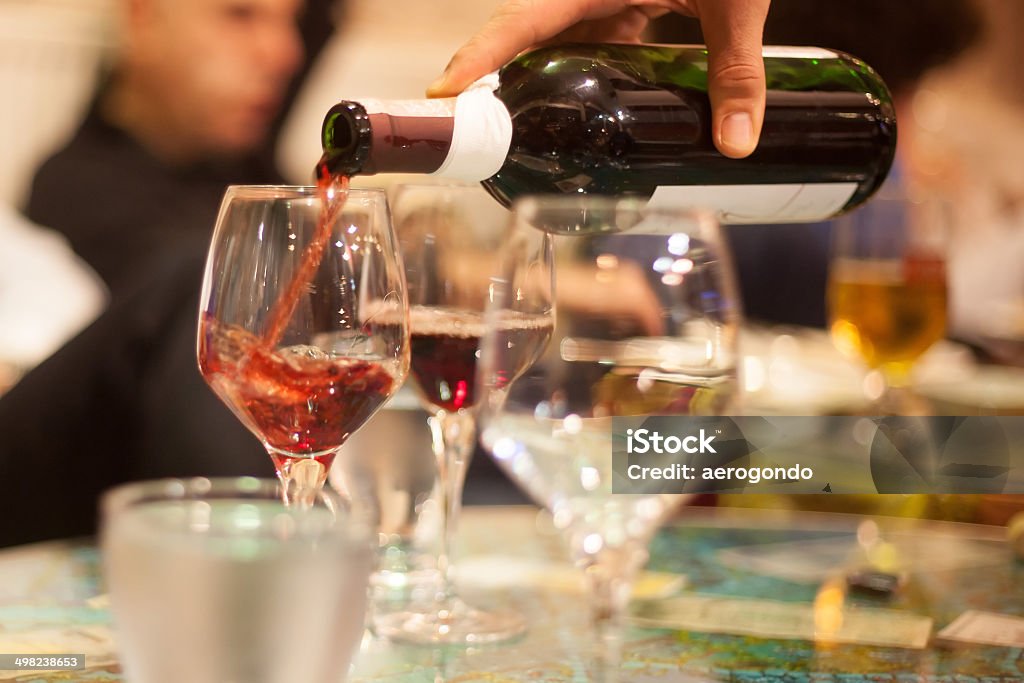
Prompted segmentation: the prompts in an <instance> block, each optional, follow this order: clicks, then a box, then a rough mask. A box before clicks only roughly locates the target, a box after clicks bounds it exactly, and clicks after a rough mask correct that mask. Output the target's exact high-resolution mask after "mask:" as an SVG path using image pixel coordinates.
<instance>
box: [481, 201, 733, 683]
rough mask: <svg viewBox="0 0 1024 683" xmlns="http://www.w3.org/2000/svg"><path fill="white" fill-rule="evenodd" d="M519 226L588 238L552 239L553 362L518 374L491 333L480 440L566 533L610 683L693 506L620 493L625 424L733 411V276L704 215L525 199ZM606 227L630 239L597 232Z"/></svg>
mask: <svg viewBox="0 0 1024 683" xmlns="http://www.w3.org/2000/svg"><path fill="white" fill-rule="evenodd" d="M516 217H517V223H518V227H519V231H518V234H517V235H516V237H517V238H518V239H520V240H526V239H531V237H530V235H533V237H532V239H540V238H539V237H538V236H539V235H540V234H541V233H539V232H537V231H536V230H535V228H540V229H542V230H549V231H554V232H561V233H576V235H577V236H559V237H556V238H555V284H556V291H557V297H556V303H557V311H558V313H557V324H556V325H555V329H554V333H553V335H552V338H551V342H550V344H549V345H548V347H547V352H546V353H545V354H544V355H543V356H542V357H541V358H540V359H539V360H538V361H537V362H536V363H535V364H534V365H533V366H532V367H531V368H529V369H528V370H526V371H525V372H523V373H522V374H521V376H520V377H519V378H518V379H512V374H511V371H510V365H509V363H510V361H512V360H514V355H513V354H510V353H509V341H510V340H509V337H508V335H507V333H506V332H505V331H503V330H502V329H501V327H500V326H499V325H494V324H492V325H490V326H489V328H488V335H487V337H486V338H485V343H484V344H483V346H482V358H481V362H480V372H479V385H480V388H481V391H484V392H486V395H485V396H484V397H483V398H481V409H480V417H479V420H480V425H481V441H482V443H483V445H484V446H485V447H486V448H487V449H488V450H489V451H490V453H491V455H492V456H493V458H494V460H495V461H496V462H497V463H498V465H499V466H500V467H501V468H502V469H504V471H505V472H506V473H507V474H508V475H509V476H510V477H512V479H513V480H515V481H516V482H517V483H518V484H519V485H520V486H521V487H522V488H523V489H524V490H525V491H526V492H528V493H529V494H530V495H531V496H532V497H533V498H534V499H535V500H536V501H537V502H538V503H540V504H542V505H544V506H545V507H547V508H548V509H549V510H550V512H551V513H552V515H553V519H554V523H555V525H556V526H557V527H558V528H559V529H561V530H562V531H563V532H564V533H565V535H566V536H567V538H568V540H569V544H570V546H571V551H572V556H573V559H574V560H575V562H576V564H577V565H578V566H579V567H580V568H581V569H582V570H583V571H584V572H585V577H586V581H587V585H588V588H589V602H590V606H591V620H592V623H593V627H594V630H595V636H596V640H595V647H596V652H595V655H594V658H593V662H592V666H593V670H592V671H591V678H592V679H593V680H602V681H607V680H614V679H615V677H616V671H617V669H618V666H619V663H620V652H621V619H622V614H623V611H624V608H625V606H626V603H627V601H628V598H629V595H630V589H631V584H632V581H633V578H634V576H635V575H636V573H637V571H638V570H639V569H640V568H641V567H642V566H643V564H644V563H645V562H646V559H647V556H648V555H647V545H648V542H649V540H650V539H651V537H652V535H653V534H654V532H655V530H656V529H657V528H658V526H659V525H660V524H661V522H662V521H663V520H664V519H665V518H666V516H667V515H668V514H669V513H670V511H671V510H672V509H673V508H675V507H676V506H677V505H679V504H680V503H682V502H683V500H684V499H685V496H683V495H678V494H671V493H657V492H646V493H640V494H628V493H613V489H612V482H613V479H614V474H613V467H612V463H613V458H612V450H613V442H614V441H615V440H616V439H623V440H624V439H625V435H624V434H620V433H619V432H618V431H616V430H617V429H619V425H621V423H618V425H617V424H616V423H617V422H618V421H617V420H615V418H621V417H627V416H637V417H639V418H641V419H640V420H639V421H641V422H642V421H643V418H644V417H647V416H653V415H666V414H668V415H691V414H696V415H722V414H726V413H727V412H728V411H729V410H730V409H731V407H732V403H733V399H734V396H735V392H736V388H737V381H736V359H737V348H736V344H737V332H738V327H739V317H740V313H739V308H738V305H737V302H736V298H735V297H736V295H735V284H734V281H733V274H732V271H731V267H730V264H729V262H728V259H727V257H726V254H725V251H724V249H723V245H722V238H721V235H720V233H719V230H718V225H717V223H716V222H715V221H714V219H713V218H712V217H711V216H710V215H709V214H704V213H699V212H695V211H690V210H683V209H680V210H674V209H666V210H658V209H647V208H645V206H644V204H643V203H638V202H636V201H633V200H615V199H605V198H597V197H594V198H586V197H552V198H532V199H527V200H523V201H522V202H520V203H519V204H518V205H517V206H516ZM611 232H621V233H623V234H602V233H611ZM647 233H652V234H647ZM654 233H660V234H654ZM523 266H526V267H528V266H529V264H525V263H522V262H520V263H519V264H512V265H511V266H510V268H509V272H508V273H507V274H506V275H505V276H504V277H502V278H501V279H496V280H495V281H494V283H493V294H492V305H491V309H490V316H491V319H492V320H499V319H501V318H502V317H504V316H507V315H510V314H512V313H514V312H516V311H518V309H519V307H520V306H521V304H522V302H523V300H524V298H525V297H524V291H526V290H528V289H529V288H530V287H531V286H533V282H534V281H535V276H531V274H530V273H528V272H525V271H523V270H522V267H523ZM510 380H511V381H510Z"/></svg>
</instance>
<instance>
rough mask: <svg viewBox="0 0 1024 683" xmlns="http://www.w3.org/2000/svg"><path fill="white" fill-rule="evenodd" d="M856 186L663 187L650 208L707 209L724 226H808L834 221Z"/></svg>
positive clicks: (843, 184) (841, 184) (792, 184)
mask: <svg viewBox="0 0 1024 683" xmlns="http://www.w3.org/2000/svg"><path fill="white" fill-rule="evenodd" d="M856 190H857V183H809V184H806V185H804V184H800V183H789V184H780V185H672V186H665V185H663V186H660V187H658V188H657V189H656V190H655V191H654V195H653V196H651V201H650V204H649V206H651V207H654V208H660V207H680V206H685V207H692V208H700V209H708V210H710V211H713V212H715V213H716V214H717V215H718V219H719V220H720V221H721V222H722V223H725V224H732V225H736V224H744V223H809V222H813V221H821V220H826V219H828V218H831V217H832V216H834V215H835V214H836V213H838V212H839V211H840V209H842V208H843V207H844V206H846V204H847V202H849V201H850V197H852V196H853V193H854V192H856Z"/></svg>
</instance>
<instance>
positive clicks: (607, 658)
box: [577, 544, 647, 683]
mask: <svg viewBox="0 0 1024 683" xmlns="http://www.w3.org/2000/svg"><path fill="white" fill-rule="evenodd" d="M577 556H579V555H577ZM646 561H647V551H646V547H645V546H637V545H632V544H630V545H629V546H628V547H624V548H620V549H615V550H610V549H605V550H603V551H601V552H600V553H598V555H596V556H591V557H590V562H589V563H588V564H587V565H586V566H585V573H584V576H585V580H586V586H587V594H588V596H589V598H590V600H589V602H590V625H591V630H592V631H593V643H592V644H593V647H594V651H593V652H594V654H593V657H592V659H591V667H592V671H591V677H590V678H591V680H594V681H597V682H598V683H617V681H618V680H619V670H620V667H621V665H622V636H623V627H624V621H625V613H626V607H627V606H628V605H629V598H630V595H631V593H632V589H633V581H634V579H635V578H636V574H637V571H638V570H639V569H640V567H641V566H643V564H644V562H646Z"/></svg>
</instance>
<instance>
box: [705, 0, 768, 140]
mask: <svg viewBox="0 0 1024 683" xmlns="http://www.w3.org/2000/svg"><path fill="white" fill-rule="evenodd" d="M767 14H768V0H708V1H706V2H702V3H701V4H700V5H699V15H700V22H701V28H702V29H703V31H704V39H705V41H706V42H707V45H708V94H709V96H710V98H711V109H712V112H713V116H714V123H713V127H712V135H713V137H714V141H715V146H716V147H717V148H718V150H719V151H720V152H721V153H722V154H724V155H725V156H727V157H732V158H737V159H738V158H741V157H745V156H747V155H749V154H750V153H751V152H753V151H754V149H755V148H756V147H757V141H758V138H759V137H760V135H761V124H762V123H763V121H764V104H765V76H764V60H763V59H762V57H761V36H762V33H763V32H764V22H765V18H766V17H767Z"/></svg>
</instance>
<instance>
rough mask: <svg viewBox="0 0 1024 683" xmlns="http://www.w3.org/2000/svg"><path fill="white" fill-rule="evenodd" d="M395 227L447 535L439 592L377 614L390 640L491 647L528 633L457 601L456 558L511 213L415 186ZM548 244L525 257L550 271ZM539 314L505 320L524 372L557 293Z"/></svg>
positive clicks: (511, 619)
mask: <svg viewBox="0 0 1024 683" xmlns="http://www.w3.org/2000/svg"><path fill="white" fill-rule="evenodd" d="M393 205H394V212H395V229H396V232H397V234H398V239H399V242H400V244H401V248H402V254H403V260H404V263H405V269H406V280H407V282H408V286H409V290H408V291H409V302H410V334H411V342H410V346H411V363H410V375H411V376H412V377H413V379H414V380H415V386H416V389H417V392H418V394H419V397H420V400H421V403H422V404H423V406H424V407H425V408H426V410H427V411H428V412H429V413H430V414H431V417H430V418H429V420H428V422H429V425H430V430H431V435H432V442H433V443H432V445H433V450H434V455H435V458H436V461H437V471H438V489H439V492H440V496H439V498H438V502H439V507H440V514H441V517H442V521H441V527H442V529H441V534H440V538H439V550H438V554H437V566H438V574H439V577H438V581H439V585H438V589H437V591H436V594H435V595H433V596H431V597H430V599H428V600H426V601H421V602H420V604H413V605H412V606H410V607H409V608H407V609H403V610H400V611H396V612H391V613H387V614H382V615H379V616H376V617H375V619H374V625H375V627H376V629H377V631H378V633H380V634H381V635H384V636H386V637H389V638H392V639H397V640H404V641H410V642H419V643H485V642H496V641H499V640H504V639H507V638H510V637H512V636H515V635H518V634H519V633H521V632H522V631H523V628H524V622H523V619H522V617H521V616H520V615H519V614H518V613H515V612H512V611H510V610H504V611H485V610H482V609H479V608H476V607H473V606H471V605H469V604H467V603H466V602H464V601H463V600H461V599H459V598H458V597H457V596H456V593H455V589H454V585H453V582H452V576H451V575H452V562H451V553H452V545H453V540H454V536H455V530H456V525H457V522H458V516H459V511H460V509H461V500H462V488H463V483H464V481H465V476H466V468H467V466H468V464H469V461H470V458H471V456H472V454H473V448H474V445H475V443H476V423H475V415H474V408H475V406H476V400H477V396H476V391H475V386H474V383H475V381H476V365H477V359H478V357H479V353H478V351H479V341H480V338H481V337H482V336H483V334H484V330H485V325H484V313H485V310H486V306H487V302H488V300H489V296H490V291H491V276H492V275H494V274H495V269H496V268H497V266H498V264H499V259H498V254H499V249H500V248H501V247H502V244H503V238H504V236H505V234H506V233H507V230H508V227H509V214H508V211H506V210H505V209H504V208H502V207H501V206H500V205H498V204H497V203H495V201H494V200H493V199H491V198H490V197H489V196H488V195H487V194H486V193H485V192H484V191H483V190H482V189H481V188H480V187H479V186H471V185H407V186H403V187H401V188H399V189H398V191H397V193H396V195H395V196H394V198H393ZM547 246H548V243H547V242H546V241H545V240H541V241H539V242H536V243H534V244H532V245H531V247H532V251H531V252H530V253H524V254H522V255H521V256H522V258H524V259H530V263H533V264H536V265H537V266H539V267H542V268H543V267H546V265H545V264H546V263H547V258H548V254H549V252H548V251H547ZM538 287H539V289H538V290H537V292H536V294H537V295H538V296H540V298H541V299H542V303H541V305H540V306H539V307H537V308H536V309H534V310H530V311H523V312H522V313H521V314H520V315H517V316H515V317H510V318H509V319H508V320H506V321H505V325H506V328H507V329H509V330H510V334H513V335H514V337H515V341H516V344H517V349H518V350H519V359H520V361H521V363H522V364H523V365H528V364H529V363H532V362H533V360H534V359H535V358H536V354H537V353H538V352H539V351H540V349H541V348H543V346H544V344H545V343H546V341H547V338H548V336H549V335H550V332H551V315H550V313H551V311H550V303H551V302H550V296H548V295H547V294H546V293H548V292H549V287H548V286H545V285H544V284H543V283H538Z"/></svg>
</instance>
